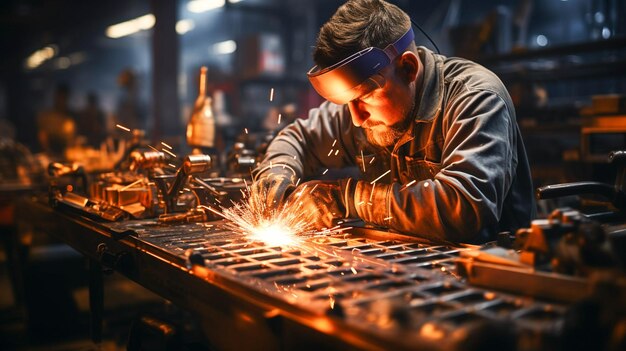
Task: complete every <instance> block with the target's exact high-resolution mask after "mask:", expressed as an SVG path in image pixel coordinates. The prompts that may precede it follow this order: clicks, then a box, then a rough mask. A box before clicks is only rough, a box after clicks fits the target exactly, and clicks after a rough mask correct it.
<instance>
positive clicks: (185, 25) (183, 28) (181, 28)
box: [176, 19, 196, 35]
mask: <svg viewBox="0 0 626 351" xmlns="http://www.w3.org/2000/svg"><path fill="white" fill-rule="evenodd" d="M195 27H196V24H195V22H194V21H193V20H192V19H182V20H180V21H178V22H176V33H178V34H180V35H183V34H185V33H187V32H189V31H191V30H193V29H194V28H195Z"/></svg>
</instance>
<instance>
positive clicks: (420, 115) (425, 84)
mask: <svg viewBox="0 0 626 351" xmlns="http://www.w3.org/2000/svg"><path fill="white" fill-rule="evenodd" d="M417 56H418V58H419V59H420V61H421V62H422V64H423V65H424V79H422V86H421V89H420V90H419V92H418V94H417V96H416V101H415V104H416V105H417V106H418V108H417V113H416V114H415V121H416V122H419V121H431V120H433V119H434V118H435V116H437V114H438V113H440V112H441V105H442V99H443V83H444V78H443V60H444V57H443V56H441V55H437V54H435V53H434V52H432V51H430V50H429V49H427V48H425V47H423V46H420V47H418V48H417Z"/></svg>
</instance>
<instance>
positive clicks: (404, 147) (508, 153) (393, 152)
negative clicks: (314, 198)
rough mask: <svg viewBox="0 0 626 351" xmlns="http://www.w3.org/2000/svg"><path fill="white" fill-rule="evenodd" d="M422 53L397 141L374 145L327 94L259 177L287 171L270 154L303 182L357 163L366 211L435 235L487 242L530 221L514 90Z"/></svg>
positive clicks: (273, 148)
mask: <svg viewBox="0 0 626 351" xmlns="http://www.w3.org/2000/svg"><path fill="white" fill-rule="evenodd" d="M418 57H419V59H420V61H421V62H422V64H423V65H424V79H423V80H422V87H421V89H418V90H417V91H418V94H416V95H418V96H417V97H416V100H417V101H416V111H417V113H416V115H415V123H413V124H412V125H411V126H410V128H409V130H408V131H407V133H406V134H405V135H404V136H403V137H401V138H400V140H399V141H398V143H397V144H396V145H395V146H394V147H393V149H391V148H380V147H375V146H373V145H371V144H369V143H368V142H367V140H366V138H365V134H364V132H363V129H362V128H359V127H355V126H354V125H353V124H352V121H351V117H350V112H349V110H348V108H347V105H344V106H339V105H335V104H332V103H329V102H324V103H323V104H322V105H321V106H320V107H319V108H315V109H312V110H311V111H310V112H309V118H308V119H299V120H296V121H295V122H294V123H292V124H291V125H289V126H287V127H286V128H285V129H283V130H282V131H281V132H280V133H279V135H278V136H277V137H276V138H275V139H274V140H273V142H272V143H271V144H270V146H269V147H268V151H267V154H266V156H265V158H264V160H263V162H262V163H261V165H260V166H259V167H258V168H257V174H255V177H259V176H261V174H258V171H259V170H261V169H264V168H265V171H264V172H267V171H271V170H274V171H276V172H279V171H285V168H282V167H272V168H271V169H270V170H268V168H267V167H266V166H268V165H269V164H270V162H272V163H273V164H274V165H277V164H286V165H288V166H289V167H290V168H292V169H293V170H294V171H295V173H296V177H300V178H302V180H307V179H312V178H318V177H319V176H321V174H322V173H325V170H326V169H337V168H344V167H350V166H352V167H356V168H358V169H359V170H360V176H359V177H358V178H360V179H361V181H359V182H358V184H357V187H356V191H355V194H354V201H355V205H356V209H357V212H358V217H360V218H361V219H363V220H364V221H366V222H369V223H373V224H377V225H380V226H384V227H388V228H390V229H393V230H396V231H399V232H402V233H406V234H410V235H415V236H420V237H425V238H428V239H431V240H435V241H448V242H449V241H452V242H466V243H480V242H485V241H488V240H491V239H493V238H494V236H495V234H496V233H498V232H500V231H505V230H508V231H515V230H516V229H518V228H521V227H526V226H528V225H529V224H530V220H531V218H532V217H533V216H534V213H535V205H534V197H533V193H534V192H533V187H532V183H531V176H530V169H529V166H528V161H527V157H526V152H525V150H524V145H523V142H522V137H521V135H520V131H519V128H518V125H517V123H516V120H515V110H514V107H513V103H512V101H511V98H510V96H509V94H508V93H507V90H506V88H505V87H504V85H503V84H502V82H501V81H500V80H499V79H498V77H497V76H496V75H495V74H493V73H492V72H491V71H489V70H487V69H486V68H484V67H482V66H480V65H478V64H476V63H474V62H471V61H468V60H465V59H461V58H447V57H444V56H441V55H437V54H435V53H433V52H432V51H430V50H428V49H426V48H423V47H419V48H418ZM388 170H391V172H389V173H388V174H387V175H385V176H384V177H382V178H381V179H379V180H377V181H376V182H375V183H374V184H372V183H371V182H372V181H373V180H375V179H376V178H378V177H379V176H380V175H382V174H384V173H385V172H387V171H388ZM413 181H415V182H413ZM407 185H409V186H407Z"/></svg>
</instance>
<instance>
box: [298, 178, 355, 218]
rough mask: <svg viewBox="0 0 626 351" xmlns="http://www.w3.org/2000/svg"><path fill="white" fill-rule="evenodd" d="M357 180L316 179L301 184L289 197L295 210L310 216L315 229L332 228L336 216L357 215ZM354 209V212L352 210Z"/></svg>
mask: <svg viewBox="0 0 626 351" xmlns="http://www.w3.org/2000/svg"><path fill="white" fill-rule="evenodd" d="M354 186H356V181H354V180H352V179H350V178H348V179H341V180H334V181H319V180H314V181H310V182H306V183H304V184H301V185H300V186H298V187H297V188H296V190H294V191H293V192H292V193H291V195H290V196H289V197H288V198H287V202H286V203H287V205H288V206H293V208H294V211H297V212H299V213H303V214H304V215H305V216H309V218H310V221H311V225H312V226H313V227H315V229H323V228H332V226H333V219H334V218H346V217H348V216H350V215H356V211H355V210H353V209H354V201H353V198H354V196H353V194H354ZM351 210H352V211H354V212H351Z"/></svg>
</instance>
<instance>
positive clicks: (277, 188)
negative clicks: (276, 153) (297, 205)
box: [249, 173, 296, 215]
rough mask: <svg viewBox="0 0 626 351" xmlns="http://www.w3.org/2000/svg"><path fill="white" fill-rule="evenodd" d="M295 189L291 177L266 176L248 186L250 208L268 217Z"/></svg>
mask: <svg viewBox="0 0 626 351" xmlns="http://www.w3.org/2000/svg"><path fill="white" fill-rule="evenodd" d="M295 188H296V185H295V184H294V183H293V176H292V175H287V174H275V173H270V174H267V175H265V176H263V177H260V178H259V179H257V181H255V182H254V183H252V185H251V186H250V198H249V203H250V206H251V208H254V209H257V211H259V212H260V213H263V214H267V215H269V213H270V212H271V211H272V210H274V209H277V208H278V207H280V206H282V205H283V203H284V202H285V199H286V198H287V196H289V194H291V193H292V192H293V190H294V189H295Z"/></svg>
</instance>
